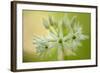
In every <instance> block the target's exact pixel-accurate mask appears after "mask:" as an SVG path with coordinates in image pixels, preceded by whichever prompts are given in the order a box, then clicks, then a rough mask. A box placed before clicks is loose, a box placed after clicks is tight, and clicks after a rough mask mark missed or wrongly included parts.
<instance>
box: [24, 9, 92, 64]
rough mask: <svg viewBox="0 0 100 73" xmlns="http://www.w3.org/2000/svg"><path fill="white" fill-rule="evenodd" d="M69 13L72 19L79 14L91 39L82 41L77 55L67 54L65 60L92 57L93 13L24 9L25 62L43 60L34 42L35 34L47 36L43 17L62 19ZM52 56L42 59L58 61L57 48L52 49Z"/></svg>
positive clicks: (84, 31) (84, 30) (79, 19)
mask: <svg viewBox="0 0 100 73" xmlns="http://www.w3.org/2000/svg"><path fill="white" fill-rule="evenodd" d="M65 14H67V15H68V18H69V19H71V18H72V17H73V16H77V20H78V21H79V22H80V24H81V26H82V28H83V33H84V34H86V35H88V36H89V39H87V40H84V41H82V46H81V47H79V48H78V49H77V51H76V54H77V55H76V56H65V58H64V59H65V60H84V59H91V29H90V28H91V14H90V13H79V12H59V11H58V12H54V11H35V10H23V12H22V15H23V16H22V17H23V39H22V41H23V62H39V61H41V60H40V59H39V57H37V55H36V48H35V46H34V44H33V36H34V34H36V35H39V36H45V35H47V34H48V31H47V30H46V29H45V28H44V26H43V19H48V16H53V17H54V18H55V19H56V20H58V21H59V20H60V19H62V18H63V16H64V15H65ZM50 52H51V55H52V56H51V57H48V58H46V59H44V60H42V61H56V60H57V52H56V49H54V50H51V51H50Z"/></svg>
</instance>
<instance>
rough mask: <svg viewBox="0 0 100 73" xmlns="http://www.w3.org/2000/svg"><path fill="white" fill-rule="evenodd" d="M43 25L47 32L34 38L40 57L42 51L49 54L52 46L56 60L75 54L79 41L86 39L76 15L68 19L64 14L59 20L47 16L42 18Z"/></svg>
mask: <svg viewBox="0 0 100 73" xmlns="http://www.w3.org/2000/svg"><path fill="white" fill-rule="evenodd" d="M43 25H44V27H45V28H46V29H47V30H48V31H49V34H48V35H47V36H45V37H44V36H42V37H41V36H37V37H35V39H34V42H35V45H36V48H37V52H38V53H39V54H40V56H42V57H43V54H44V53H47V54H49V50H50V49H54V48H57V52H58V57H57V60H64V56H69V55H74V56H75V55H76V53H75V50H76V49H77V48H78V47H79V46H81V45H82V44H81V41H82V40H86V39H88V37H87V36H86V35H84V34H83V32H82V27H81V26H80V23H79V21H77V17H76V16H73V17H72V18H71V19H69V18H68V16H67V15H65V16H64V17H63V18H62V19H61V20H59V21H56V20H55V19H54V18H53V17H50V16H49V18H48V20H45V19H43ZM45 55H46V54H45Z"/></svg>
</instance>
